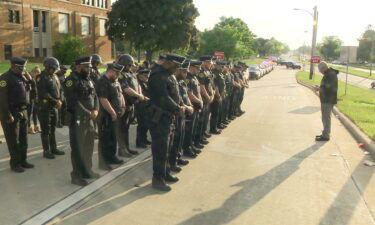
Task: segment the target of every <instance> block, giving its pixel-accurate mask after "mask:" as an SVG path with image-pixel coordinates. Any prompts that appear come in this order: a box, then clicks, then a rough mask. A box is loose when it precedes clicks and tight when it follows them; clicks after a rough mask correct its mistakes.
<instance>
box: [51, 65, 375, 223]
mask: <svg viewBox="0 0 375 225" xmlns="http://www.w3.org/2000/svg"><path fill="white" fill-rule="evenodd" d="M243 108H244V109H245V110H246V114H244V115H243V116H242V117H240V118H238V119H236V120H235V121H233V122H232V123H231V124H230V125H229V127H228V128H227V129H225V130H224V131H223V133H222V134H221V135H218V136H214V137H212V138H211V139H210V144H209V145H207V147H206V148H205V149H204V151H203V153H202V154H201V155H200V156H199V157H198V158H197V159H195V160H191V161H190V164H189V165H188V166H186V167H184V169H183V171H182V172H181V173H180V174H177V176H178V177H179V178H180V181H179V182H178V183H176V184H173V185H172V188H173V190H172V191H171V192H169V193H166V194H162V193H160V192H157V191H155V190H153V189H152V188H151V186H150V182H151V181H150V179H151V168H152V164H151V162H145V163H144V164H143V165H141V166H139V167H138V168H137V169H136V170H133V171H130V172H129V173H127V174H124V176H122V177H121V178H119V179H118V181H117V182H116V183H115V184H113V185H111V186H109V187H108V188H106V189H103V190H101V191H100V192H99V193H98V194H97V195H96V196H95V197H93V198H92V199H90V200H88V201H87V202H86V203H84V204H82V205H80V206H79V207H77V208H75V209H72V211H70V212H68V213H65V214H63V215H61V216H60V217H59V218H56V220H55V222H54V223H56V224H63V225H70V224H71V225H80V224H93V225H102V224H111V225H117V224H118V225H124V224H139V225H140V224H152V225H153V224H160V225H165V224H168V225H169V224H186V225H188V224H191V225H197V224H199V225H200V224H215V225H217V224H246V225H248V224H254V225H263V224H264V225H317V224H319V225H371V224H375V222H374V209H375V188H374V187H375V178H373V177H372V174H373V172H374V167H367V166H364V165H363V162H364V161H365V160H367V159H369V157H368V156H367V155H365V154H364V152H362V150H361V149H359V148H358V146H357V143H356V142H355V140H354V139H353V138H352V137H351V136H350V134H349V133H348V131H346V130H345V129H344V127H343V126H342V125H341V124H340V123H339V121H338V120H337V119H336V118H333V121H332V130H333V133H332V139H331V141H330V142H327V143H316V142H315V141H314V138H315V135H317V134H319V133H320V130H321V127H322V125H321V119H320V103H319V99H318V98H317V97H316V96H315V95H314V94H313V93H312V92H311V91H310V90H308V89H307V88H305V87H303V86H300V85H298V84H297V83H296V79H295V71H291V70H286V69H281V68H278V69H276V70H275V71H274V72H272V73H271V74H269V75H267V76H265V77H264V78H262V79H261V80H259V81H253V82H251V88H250V89H249V90H248V91H247V92H246V98H245V101H244V104H243Z"/></svg>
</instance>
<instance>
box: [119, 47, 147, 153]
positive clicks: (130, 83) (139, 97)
mask: <svg viewBox="0 0 375 225" xmlns="http://www.w3.org/2000/svg"><path fill="white" fill-rule="evenodd" d="M117 63H118V64H120V65H122V66H124V69H123V71H122V73H121V75H120V77H119V83H120V85H121V88H122V91H123V94H124V97H125V102H126V111H125V114H124V116H123V117H122V118H121V120H122V122H121V124H120V125H121V127H120V128H119V133H120V134H121V136H122V138H121V139H120V143H119V155H120V156H124V157H131V156H132V155H137V154H138V152H137V151H135V150H132V149H130V147H129V129H130V124H131V122H132V121H131V118H132V117H133V116H134V104H135V103H137V102H138V101H139V102H143V101H147V100H148V98H147V97H145V96H144V95H143V94H142V93H141V90H140V87H139V84H138V80H137V76H136V74H134V73H132V71H131V68H132V66H134V59H133V57H132V56H131V55H128V54H125V55H120V56H119V58H118V60H117Z"/></svg>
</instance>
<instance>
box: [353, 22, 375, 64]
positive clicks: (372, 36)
mask: <svg viewBox="0 0 375 225" xmlns="http://www.w3.org/2000/svg"><path fill="white" fill-rule="evenodd" d="M358 41H359V46H358V50H357V59H358V60H361V61H370V59H371V57H370V53H371V49H373V47H374V42H375V31H374V30H373V29H372V26H371V25H368V26H367V28H366V31H365V32H364V33H363V34H362V37H361V38H360V39H359V40H358ZM372 59H374V56H373V57H372Z"/></svg>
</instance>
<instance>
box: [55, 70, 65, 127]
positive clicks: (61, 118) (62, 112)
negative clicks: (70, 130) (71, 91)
mask: <svg viewBox="0 0 375 225" xmlns="http://www.w3.org/2000/svg"><path fill="white" fill-rule="evenodd" d="M67 71H68V68H67V67H66V66H65V65H60V70H59V71H57V72H56V75H57V78H59V82H60V87H61V89H60V95H61V102H62V105H61V108H60V109H59V110H58V121H57V127H59V128H61V127H63V124H64V118H65V113H66V100H65V95H64V83H65V79H66V77H65V74H66V72H67Z"/></svg>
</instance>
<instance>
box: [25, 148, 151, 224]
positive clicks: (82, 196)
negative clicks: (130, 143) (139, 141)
mask: <svg viewBox="0 0 375 225" xmlns="http://www.w3.org/2000/svg"><path fill="white" fill-rule="evenodd" d="M150 156H151V151H150V150H145V151H144V152H142V153H141V154H139V155H138V156H137V157H135V158H133V159H130V160H129V161H128V162H126V163H125V164H124V165H122V166H120V167H118V168H115V169H114V170H112V171H110V172H108V173H107V174H105V175H103V176H102V177H100V178H99V179H97V180H95V181H93V182H92V183H90V184H89V185H87V186H85V187H82V188H81V189H78V190H77V191H76V192H74V193H72V194H70V195H68V196H66V197H64V198H63V199H61V200H60V201H57V202H56V203H53V204H52V205H50V206H48V207H47V208H45V209H43V210H42V211H40V212H39V213H37V214H34V215H33V216H31V217H29V218H28V219H26V220H24V221H23V222H21V224H22V225H35V224H47V223H49V222H53V220H54V219H55V218H56V217H57V216H59V215H61V214H62V213H64V212H66V211H68V210H69V209H70V208H72V207H74V206H76V205H78V204H79V203H81V202H82V201H84V200H86V199H88V198H90V196H92V195H93V194H94V193H96V192H97V191H100V190H102V189H103V188H105V187H107V186H108V185H110V184H111V183H113V182H115V181H116V179H117V178H119V177H120V176H122V175H123V174H125V173H126V172H127V171H129V170H130V169H132V168H134V167H135V166H137V165H138V164H140V163H142V162H144V161H145V160H147V159H149V158H150Z"/></svg>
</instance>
